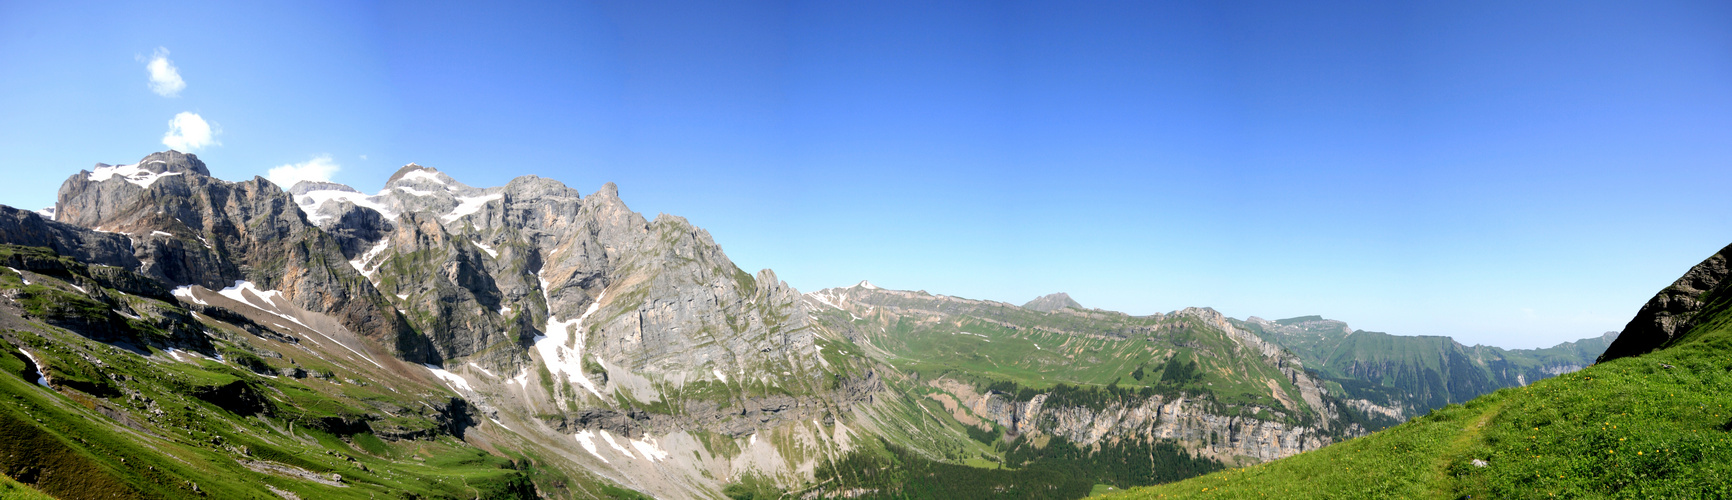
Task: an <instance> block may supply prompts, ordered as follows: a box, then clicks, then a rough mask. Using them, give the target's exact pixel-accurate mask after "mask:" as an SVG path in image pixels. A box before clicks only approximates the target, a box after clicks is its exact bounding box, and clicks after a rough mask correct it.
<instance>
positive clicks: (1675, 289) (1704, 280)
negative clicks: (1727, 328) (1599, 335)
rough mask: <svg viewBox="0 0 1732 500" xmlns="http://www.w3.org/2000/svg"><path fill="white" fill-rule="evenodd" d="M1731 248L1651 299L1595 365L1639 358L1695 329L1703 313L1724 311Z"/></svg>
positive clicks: (1692, 270) (1709, 257) (1706, 260)
mask: <svg viewBox="0 0 1732 500" xmlns="http://www.w3.org/2000/svg"><path fill="white" fill-rule="evenodd" d="M1729 256H1732V246H1727V247H1726V248H1722V249H1720V251H1719V252H1715V253H1714V255H1710V256H1708V258H1707V259H1704V260H1703V261H1702V263H1700V264H1696V267H1692V268H1690V270H1689V271H1688V272H1685V273H1684V276H1682V277H1679V278H1678V281H1675V282H1673V283H1672V286H1669V287H1666V288H1665V289H1664V290H1660V293H1657V294H1655V295H1654V298H1652V299H1648V303H1647V304H1643V305H1642V309H1641V310H1640V311H1637V312H1636V317H1635V318H1632V319H1630V322H1629V324H1626V325H1624V331H1623V332H1622V333H1621V334H1619V335H1618V340H1617V341H1615V342H1612V345H1611V347H1608V348H1606V352H1605V354H1602V355H1600V358H1599V361H1610V360H1614V359H1618V358H1622V357H1627V356H1640V355H1642V354H1647V353H1649V352H1652V351H1654V350H1655V349H1659V348H1662V347H1665V346H1667V345H1668V344H1670V343H1671V342H1672V341H1674V340H1677V339H1678V338H1679V337H1680V336H1683V335H1684V334H1686V333H1689V332H1690V329H1691V328H1694V327H1695V326H1696V318H1697V317H1703V313H1705V312H1710V311H1715V310H1721V309H1724V308H1725V307H1727V304H1728V300H1727V299H1728V297H1729V294H1728V293H1727V292H1726V288H1727V280H1726V276H1727V275H1728V274H1729V273H1732V270H1729V268H1728V266H1727V262H1726V261H1727V258H1728V257H1729Z"/></svg>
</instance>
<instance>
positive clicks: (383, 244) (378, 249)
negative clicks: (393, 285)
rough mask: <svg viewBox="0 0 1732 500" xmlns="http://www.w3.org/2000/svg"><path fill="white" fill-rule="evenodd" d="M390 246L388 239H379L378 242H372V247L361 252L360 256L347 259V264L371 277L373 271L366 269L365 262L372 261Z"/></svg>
mask: <svg viewBox="0 0 1732 500" xmlns="http://www.w3.org/2000/svg"><path fill="white" fill-rule="evenodd" d="M390 247H391V240H390V239H388V238H385V239H380V240H379V243H377V244H374V245H373V248H369V249H367V252H366V253H363V254H361V256H360V257H356V258H355V260H351V261H349V266H350V267H354V268H355V270H356V271H360V272H361V274H362V275H364V276H367V277H369V278H371V277H372V274H373V273H372V272H371V271H368V270H367V264H369V263H372V262H373V258H375V257H378V256H379V254H381V253H384V252H385V249H386V248H390ZM375 267H376V266H375Z"/></svg>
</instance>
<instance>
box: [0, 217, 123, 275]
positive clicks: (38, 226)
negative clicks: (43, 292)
mask: <svg viewBox="0 0 1732 500" xmlns="http://www.w3.org/2000/svg"><path fill="white" fill-rule="evenodd" d="M0 243H7V244H12V245H22V246H29V247H45V248H51V249H53V250H54V251H55V252H56V253H59V254H60V255H64V256H67V257H71V258H73V259H76V260H78V261H79V262H86V263H91V264H102V265H105V266H114V267H120V268H126V269H137V268H138V264H139V262H138V258H137V257H134V256H133V255H132V239H131V238H127V237H126V235H123V234H107V233H98V232H94V231H87V230H84V229H82V228H79V227H77V226H73V225H71V224H65V223H61V222H55V221H52V220H48V219H45V218H43V217H42V216H41V215H40V214H37V213H36V212H31V211H28V210H19V209H16V208H12V207H8V206H3V205H0Z"/></svg>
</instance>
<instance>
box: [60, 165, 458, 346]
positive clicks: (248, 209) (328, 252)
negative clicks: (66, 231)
mask: <svg viewBox="0 0 1732 500" xmlns="http://www.w3.org/2000/svg"><path fill="white" fill-rule="evenodd" d="M55 207H56V210H57V211H56V213H57V216H56V217H57V218H59V219H61V220H62V221H63V222H66V223H68V224H73V225H77V226H82V227H86V228H92V229H96V230H98V231H106V232H115V233H125V234H126V235H128V236H130V238H131V239H132V240H134V241H135V244H134V248H133V255H134V257H136V259H137V261H138V262H139V264H138V266H137V267H136V268H137V269H138V270H139V271H140V272H141V273H143V274H145V275H148V276H151V277H153V278H156V279H157V280H160V281H162V282H163V283H165V284H167V285H169V286H179V285H194V284H196V285H201V286H204V287H206V288H210V289H222V288H225V287H228V286H232V285H233V284H234V282H235V281H239V280H246V281H252V282H254V283H255V284H257V286H258V287H260V288H263V289H272V290H280V291H282V292H283V293H284V294H285V296H287V297H288V298H289V299H290V300H291V301H293V302H294V303H295V304H296V305H299V306H301V307H303V308H306V309H308V310H311V311H315V312H320V313H324V314H328V315H331V316H333V317H335V318H338V319H339V320H340V321H342V322H343V323H344V324H345V326H347V327H348V328H350V329H351V330H353V331H356V332H366V333H367V334H368V335H369V336H370V337H373V338H374V339H375V340H377V341H379V342H381V343H382V344H384V345H386V346H388V347H390V348H392V349H393V350H394V352H395V353H396V354H397V355H398V356H399V357H402V358H404V359H407V360H410V361H418V362H436V361H438V359H439V358H438V355H437V352H436V351H435V350H434V349H432V346H431V344H430V343H429V342H427V341H426V339H425V338H424V337H422V336H421V335H419V334H418V333H416V332H415V331H414V330H413V329H411V328H410V327H409V325H408V323H407V322H406V321H404V320H403V318H402V316H401V315H399V314H397V313H396V312H395V311H394V309H393V308H392V307H391V305H390V303H389V302H387V301H386V300H385V298H384V297H383V296H381V295H380V294H379V293H378V291H377V290H375V289H374V288H373V287H372V286H369V285H368V284H367V282H366V280H365V278H363V277H362V276H361V275H360V273H359V272H357V271H356V270H355V269H354V268H352V267H351V266H349V265H348V264H347V262H346V261H347V259H345V258H344V256H343V252H342V251H341V248H340V246H339V245H338V243H337V241H336V240H335V239H334V238H332V237H331V236H330V235H328V234H326V233H325V232H324V231H321V230H319V228H317V227H314V226H313V225H312V224H310V223H308V222H307V219H306V216H305V215H304V214H303V213H302V212H301V211H300V210H299V209H297V208H296V206H295V203H294V201H293V199H292V198H291V197H290V195H289V194H288V193H285V192H283V191H282V190H281V189H279V188H278V187H277V186H276V185H275V184H271V182H270V181H267V180H265V179H263V178H259V177H255V178H253V179H252V180H249V181H244V182H227V181H223V180H220V179H216V178H213V177H210V175H209V170H207V169H206V168H205V166H204V163H203V162H201V161H199V160H198V158H197V157H196V156H193V155H190V154H183V153H179V152H175V151H168V152H163V153H155V154H152V155H150V156H146V157H145V158H144V159H142V160H139V163H138V164H136V165H135V166H123V167H111V166H107V165H101V164H98V165H97V170H96V171H95V172H90V171H81V172H79V173H78V174H74V175H73V176H72V177H70V178H68V179H67V180H66V182H65V183H64V184H62V185H61V187H60V195H59V201H58V202H57V203H56V204H55Z"/></svg>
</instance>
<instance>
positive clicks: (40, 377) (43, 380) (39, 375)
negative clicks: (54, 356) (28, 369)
mask: <svg viewBox="0 0 1732 500" xmlns="http://www.w3.org/2000/svg"><path fill="white" fill-rule="evenodd" d="M18 352H19V353H21V354H23V355H24V357H26V358H30V364H32V365H36V383H37V384H40V385H41V386H43V387H48V370H46V369H44V368H43V366H42V362H41V361H37V360H36V356H32V355H30V351H26V350H23V349H19V350H18Z"/></svg>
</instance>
